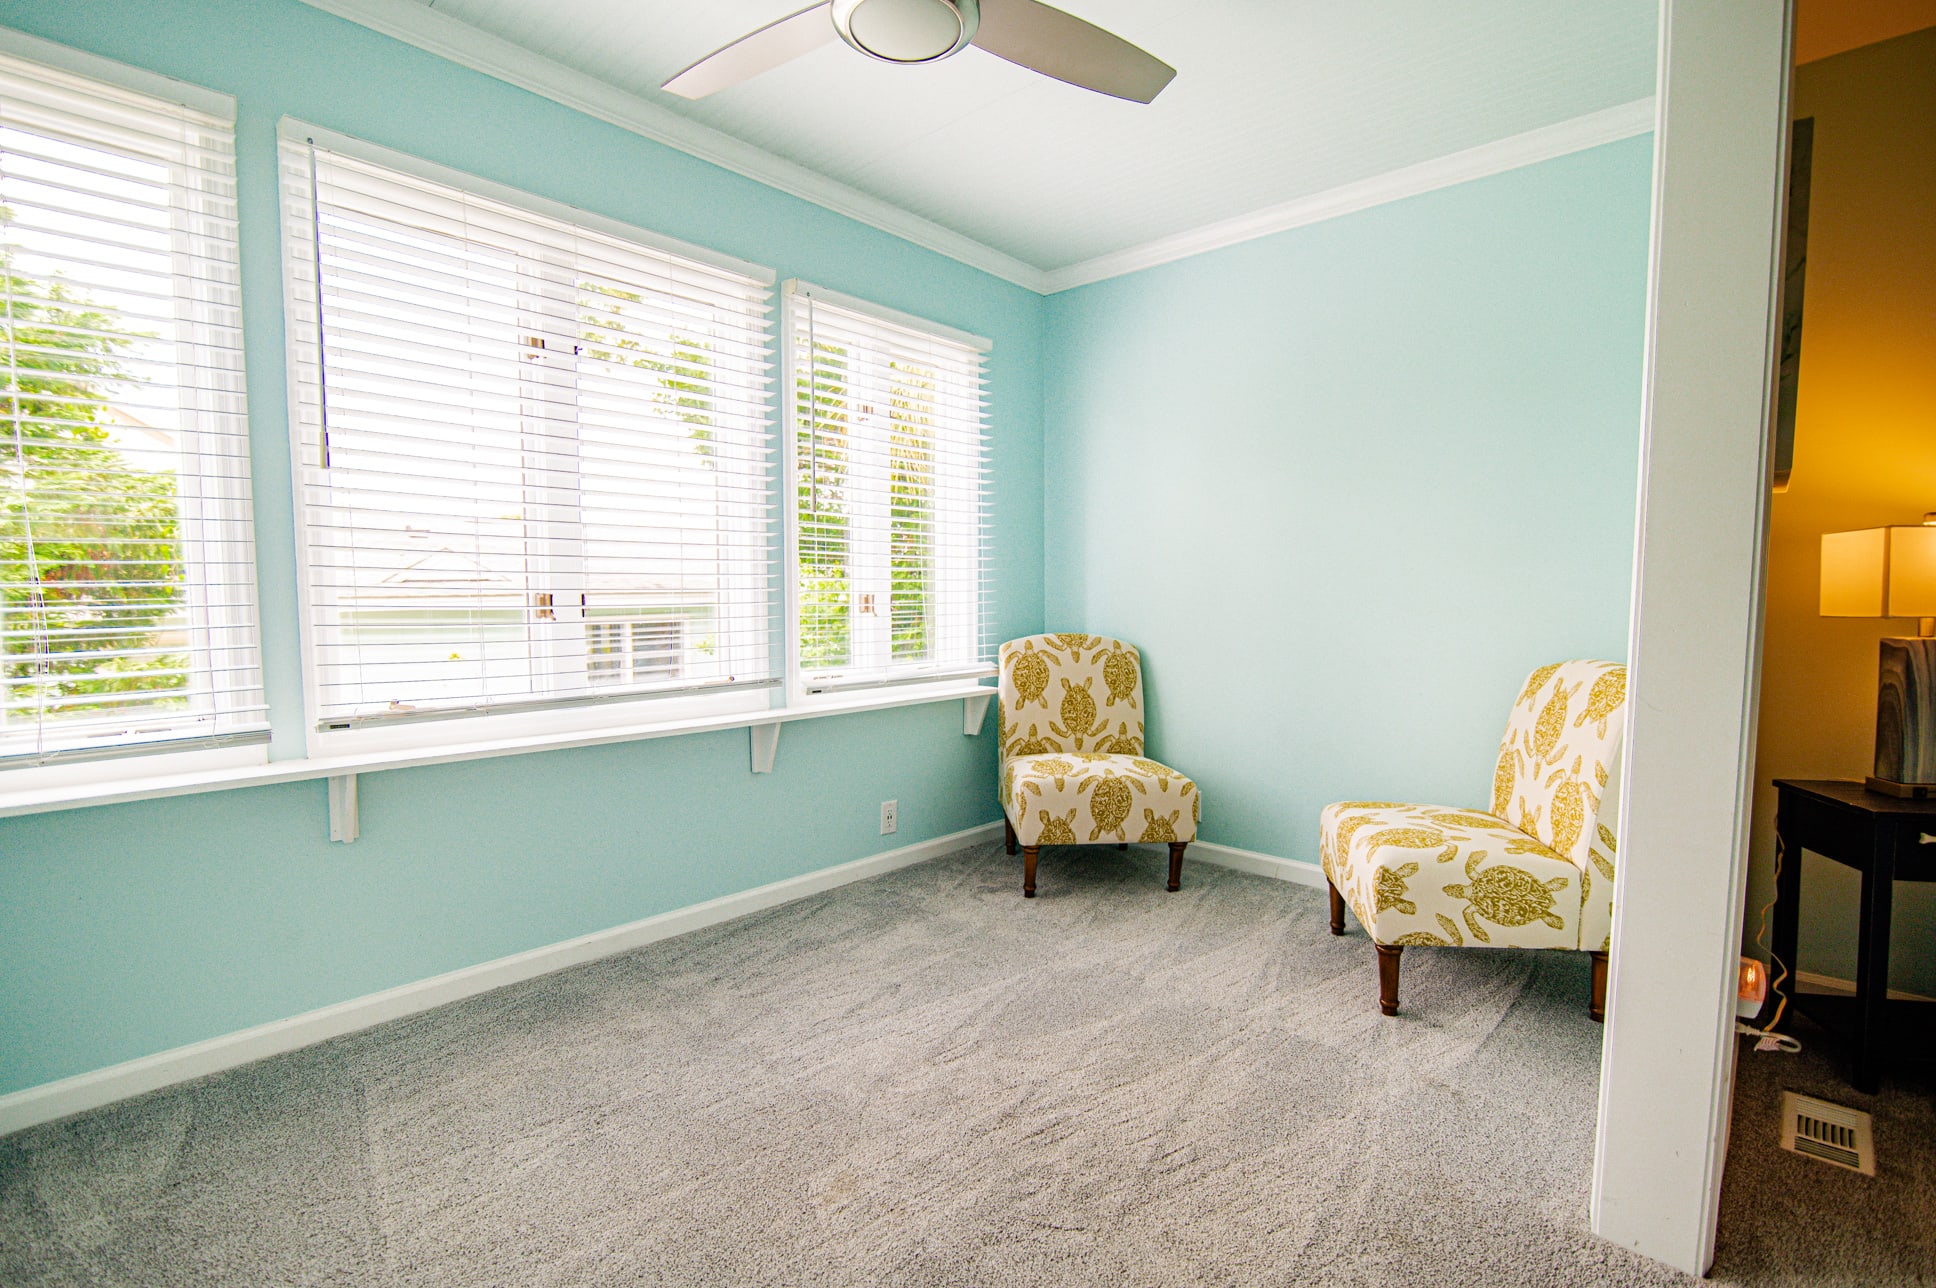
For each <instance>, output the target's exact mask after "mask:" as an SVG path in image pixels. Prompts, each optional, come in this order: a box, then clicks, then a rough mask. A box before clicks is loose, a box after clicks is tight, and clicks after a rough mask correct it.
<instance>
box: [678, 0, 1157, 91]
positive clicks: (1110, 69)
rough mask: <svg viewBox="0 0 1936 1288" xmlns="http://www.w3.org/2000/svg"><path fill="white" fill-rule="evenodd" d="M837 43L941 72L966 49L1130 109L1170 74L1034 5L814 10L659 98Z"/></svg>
mask: <svg viewBox="0 0 1936 1288" xmlns="http://www.w3.org/2000/svg"><path fill="white" fill-rule="evenodd" d="M829 19H831V21H829ZM835 36H839V37H840V38H841V39H842V40H844V41H846V42H847V43H848V44H849V45H852V46H853V47H854V48H855V49H858V50H859V51H860V52H861V53H863V54H866V55H867V56H868V57H869V58H878V59H880V60H881V61H882V62H884V63H903V64H905V63H932V62H939V61H940V60H941V59H943V58H947V57H950V56H951V55H954V54H958V53H960V52H961V51H962V50H963V49H966V48H967V47H968V46H969V45H974V46H975V47H976V48H977V49H985V50H987V51H988V52H989V53H991V54H993V55H995V56H996V57H997V58H1003V59H1006V60H1008V61H1009V62H1011V63H1014V64H1015V65H1016V66H1018V67H1026V68H1028V69H1029V70H1030V71H1033V72H1040V73H1041V74H1042V75H1044V76H1052V77H1054V78H1055V79H1056V80H1059V81H1065V82H1067V83H1068V84H1070V85H1077V86H1080V87H1081V88H1083V89H1092V90H1095V91H1096V92H1097V93H1098V94H1108V95H1110V96H1111V97H1114V98H1122V99H1128V100H1129V101H1130V102H1132V103H1147V102H1149V101H1150V100H1151V99H1153V98H1155V97H1156V96H1157V95H1158V94H1160V93H1162V91H1163V87H1164V86H1165V85H1168V84H1169V83H1170V78H1171V77H1173V76H1175V75H1176V69H1175V68H1174V67H1171V66H1170V65H1169V64H1167V63H1165V62H1163V61H1162V60H1161V59H1158V58H1153V57H1151V56H1150V55H1149V54H1147V53H1144V52H1143V51H1142V50H1140V49H1138V48H1137V47H1136V46H1134V45H1132V44H1130V43H1129V42H1128V41H1127V40H1124V39H1123V38H1122V37H1121V36H1114V35H1111V34H1110V33H1109V32H1106V31H1104V30H1103V29H1102V28H1101V27H1098V26H1095V25H1094V24H1092V23H1087V22H1084V21H1083V20H1082V19H1080V18H1077V17H1075V16H1074V15H1072V14H1066V13H1064V12H1062V10H1060V9H1052V8H1050V7H1049V6H1048V5H1045V4H1042V3H1040V0H821V3H819V4H816V5H814V6H812V7H811V8H807V9H802V10H800V12H798V13H795V14H789V15H788V16H786V17H784V18H782V19H780V20H779V21H778V22H773V23H769V24H767V25H766V26H764V27H761V28H760V29H759V30H758V31H755V32H753V33H752V34H751V35H746V36H741V37H740V38H739V39H738V40H735V41H734V42H733V43H732V44H730V45H727V46H726V47H725V48H724V49H717V50H714V51H713V52H712V53H710V54H707V55H706V56H705V57H704V58H702V59H700V60H699V61H698V62H696V63H694V64H693V65H692V66H690V67H688V68H686V69H685V70H684V71H682V72H680V73H679V74H678V75H677V76H674V77H673V78H672V79H671V80H669V81H667V82H666V83H665V84H664V85H663V86H661V87H660V88H662V89H664V90H666V91H667V92H668V93H672V94H677V95H679V96H680V97H681V98H704V97H706V96H707V95H708V94H716V93H718V92H719V91H720V90H723V89H730V88H732V87H733V86H735V85H737V84H739V83H740V82H742V81H746V80H751V79H752V78H753V77H755V76H758V75H759V74H760V73H761V72H766V71H771V70H772V69H773V68H775V67H778V66H780V65H781V64H782V63H789V62H792V61H793V60H794V59H796V58H798V57H800V56H801V55H802V54H806V53H810V52H812V51H813V50H815V49H818V48H820V46H822V45H824V44H826V43H827V42H828V41H830V40H832V39H833V38H834V37H835Z"/></svg>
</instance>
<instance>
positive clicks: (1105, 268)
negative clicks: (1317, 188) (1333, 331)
mask: <svg viewBox="0 0 1936 1288" xmlns="http://www.w3.org/2000/svg"><path fill="white" fill-rule="evenodd" d="M1653 128H1654V100H1653V98H1652V96H1649V97H1647V98H1637V99H1635V100H1634V101H1633V102H1631V103H1622V104H1620V105H1619V106H1618V107H1609V108H1606V109H1604V110H1602V111H1598V112H1589V113H1588V114H1587V115H1585V116H1576V117H1574V118H1573V119H1572V120H1569V121H1561V122H1559V123H1557V124H1555V125H1545V126H1541V127H1540V128H1539V129H1536V130H1528V131H1526V132H1525V133H1524V134H1515V135H1512V136H1511V137H1509V138H1504V139H1499V140H1496V141H1494V142H1492V143H1482V144H1480V145H1479V146H1478V147H1475V148H1467V149H1465V151H1463V152H1453V153H1449V154H1447V155H1446V156H1442V157H1434V158H1432V159H1431V160H1430V161H1421V162H1419V163H1418V164H1416V165H1409V166H1405V167H1403V168H1402V169H1398V170H1391V171H1388V172H1386V173H1384V174H1381V175H1374V176H1373V177H1372V178H1369V179H1361V180H1359V181H1357V182H1356V183H1347V184H1343V185H1341V186H1339V187H1336V188H1330V189H1327V190H1325V191H1323V192H1316V193H1312V194H1311V195H1310V196H1308V197H1299V198H1298V199H1297V200H1295V201H1287V202H1285V203H1283V204H1282V205H1278V206H1269V207H1267V208H1265V209H1263V210H1257V211H1253V212H1251V213H1250V214H1248V215H1239V216H1237V217H1236V218H1234V219H1223V220H1219V221H1218V222H1216V223H1214V224H1205V225H1204V226H1203V227H1201V228H1195V229H1192V230H1190V231H1189V232H1183V233H1177V234H1175V235H1174V236H1170V237H1159V238H1158V239H1157V240H1155V241H1152V242H1145V243H1144V244H1143V245H1141V246H1132V247H1130V248H1129V249H1127V250H1119V251H1114V252H1111V253H1110V254H1107V255H1099V256H1097V257H1096V258H1095V259H1090V260H1084V261H1083V262H1082V263H1080V264H1071V265H1069V266H1068V267H1066V268H1057V269H1051V270H1050V271H1049V272H1047V273H1045V274H1044V275H1043V276H1044V277H1046V278H1047V286H1046V290H1045V293H1046V294H1050V295H1053V294H1055V293H1056V292H1057V291H1066V290H1070V289H1072V288H1074V287H1077V286H1087V285H1089V284H1090V283H1092V282H1100V281H1104V280H1105V279H1107V278H1111V277H1121V276H1123V275H1124V274H1125V273H1134V272H1137V271H1139V270H1141V269H1145V268H1154V267H1156V266H1157V265H1159V264H1168V263H1172V262H1174V261H1176V260H1179V259H1187V258H1189V257H1190V256H1192V255H1201V254H1203V253H1205V252H1206V251H1213V250H1222V249H1223V248H1224V247H1226V246H1235V245H1237V244H1239V243H1240V242H1247V241H1255V240H1256V239H1257V238H1259V237H1268V236H1270V235H1271V234H1272V233H1281V232H1285V231H1288V230H1289V229H1292V228H1302V227H1304V226H1306V225H1308V224H1315V223H1321V222H1322V221H1324V220H1326V219H1336V218H1337V217H1338V216H1339V215H1349V214H1354V213H1356V212H1357V211H1360V210H1369V209H1370V208H1371V207H1373V206H1382V205H1384V204H1386V203H1387V202H1392V201H1399V200H1402V199H1404V198H1406V197H1415V196H1418V195H1419V194H1420V193H1425V192H1431V191H1433V190H1435V189H1438V188H1449V187H1452V186H1453V185H1454V184H1460V183H1467V182H1469V181H1471V180H1473V179H1483V178H1485V177H1486V176H1488V175H1494V174H1501V173H1503V172H1505V171H1507V170H1517V169H1519V168H1520V167H1521V166H1529V165H1534V164H1537V163H1538V162H1541V161H1551V160H1553V159H1554V158H1556V157H1562V156H1565V155H1567V154H1568V153H1571V152H1583V151H1585V150H1586V149H1588V148H1596V147H1599V146H1600V145H1601V144H1603V143H1615V142H1618V141H1619V140H1621V139H1630V138H1633V137H1635V136H1636V135H1641V134H1647V133H1650V132H1651V131H1652V130H1653Z"/></svg>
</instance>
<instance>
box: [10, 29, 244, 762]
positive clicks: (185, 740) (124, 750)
mask: <svg viewBox="0 0 1936 1288" xmlns="http://www.w3.org/2000/svg"><path fill="white" fill-rule="evenodd" d="M0 53H4V54H8V55H11V56H13V57H15V58H19V59H22V60H25V61H29V62H35V63H39V64H41V65H43V66H46V67H49V68H53V69H55V70H57V71H62V72H67V73H70V74H72V75H75V76H81V77H86V78H88V79H91V80H95V81H99V82H101V83H102V84H104V85H108V86H111V87H114V88H118V89H122V90H128V91H131V92H133V93H137V94H142V95H146V96H148V97H150V98H153V99H156V100H159V101H161V102H163V103H167V104H172V105H176V106H179V107H183V108H186V109H188V110H190V111H193V112H198V113H201V114H202V115H204V116H208V117H213V118H215V119H216V120H217V121H218V122H221V123H224V124H226V125H227V126H228V128H229V133H230V143H231V147H233V141H234V128H235V118H236V102H235V98H234V96H233V95H230V94H224V93H221V92H219V91H216V90H211V89H207V88H205V87H203V86H200V85H194V84H191V83H189V82H186V81H180V80H176V79H174V78H173V77H170V76H164V75H161V74H160V73H158V72H152V71H149V70H147V69H145V68H141V67H133V66H130V65H128V64H126V63H121V62H116V61H115V60H113V59H110V58H104V57H101V56H100V55H98V54H91V53H87V52H86V51H83V50H79V49H74V48H72V47H71V46H68V45H63V44H59V43H56V42H54V41H51V40H43V39H41V38H39V37H37V36H30V35H28V34H26V33H25V32H21V31H16V30H14V29H12V28H9V27H4V26H0ZM236 186H237V192H236V200H237V202H238V203H239V202H240V199H241V193H240V182H239V176H238V182H237V185H236ZM240 223H241V217H240V210H239V208H238V210H237V217H236V225H237V229H238V231H239V228H240ZM239 267H240V265H239V253H238V263H237V269H238V272H239ZM240 307H241V301H240V288H239V286H238V288H237V300H236V309H237V311H238V313H239V311H240ZM240 327H241V324H240V322H239V321H238V323H237V331H238V333H239V332H240ZM244 343H246V341H244ZM245 353H246V350H245V349H244V350H241V351H239V352H238V365H237V368H236V370H235V371H234V378H235V380H236V381H237V382H238V384H240V382H241V381H243V380H244V378H245V377H244V372H243V365H242V361H241V358H242V356H243V355H245ZM238 396H239V397H240V398H241V399H242V400H243V403H244V408H245V410H244V415H245V416H246V414H247V412H246V406H247V393H246V389H244V390H242V391H241V392H240V393H239V394H238ZM246 437H247V433H246V425H245V430H244V438H245V439H246ZM248 466H249V468H248V469H247V471H246V475H245V482H244V494H243V496H242V497H241V498H239V499H231V504H233V505H235V506H236V507H237V513H236V522H237V523H238V524H239V530H240V532H241V533H243V534H246V535H245V536H244V537H243V538H241V539H237V538H236V537H235V536H233V535H230V536H223V537H219V538H216V540H218V541H219V542H220V543H221V544H223V545H225V546H234V547H246V549H247V557H246V559H244V560H241V561H239V562H240V563H242V564H246V577H245V579H244V580H243V581H241V582H237V583H234V584H233V585H231V586H230V587H229V588H228V590H229V592H230V594H229V598H227V599H225V600H224V602H223V604H222V605H220V606H219V612H220V613H221V614H222V615H223V616H224V617H225V618H226V619H227V620H228V621H229V624H230V625H232V626H239V627H240V628H241V629H242V631H243V635H244V639H245V643H243V644H241V645H235V644H229V645H223V646H216V645H214V643H213V641H212V640H211V638H210V633H209V630H208V623H207V622H196V621H194V620H193V618H192V617H191V624H190V630H191V633H192V634H193V635H194V636H195V637H196V639H195V642H194V643H193V644H191V650H192V651H194V652H195V653H197V654H202V653H209V652H211V651H217V650H218V649H219V651H224V652H227V653H230V654H234V653H237V652H241V653H246V654H249V655H250V657H248V658H246V659H244V661H245V662H246V663H248V664H251V665H252V667H253V670H252V673H251V675H250V678H246V679H244V678H238V677H240V676H241V675H242V672H239V671H230V672H227V673H226V674H227V675H228V678H226V679H221V680H217V681H214V683H216V684H218V685H219V686H220V687H221V688H223V689H224V690H225V691H227V692H228V693H229V694H230V695H231V699H233V697H235V696H237V695H246V696H252V698H253V701H252V702H251V703H249V704H248V705H249V706H250V707H251V708H252V709H254V710H255V711H256V712H258V716H257V718H256V719H254V720H249V721H244V722H241V723H238V724H237V725H235V726H234V727H232V728H229V729H226V730H220V729H218V730H215V731H212V732H210V733H208V734H205V735H200V736H196V735H188V736H184V737H165V736H164V737H157V738H153V739H143V738H139V737H137V738H132V739H124V740H121V741H118V742H114V743H105V742H104V743H102V744H99V745H97V746H95V747H90V748H87V749H84V750H81V749H77V750H74V751H66V752H56V753H53V754H51V755H48V756H46V757H44V758H43V760H42V762H41V763H37V764H34V763H17V764H11V765H10V764H7V763H6V762H5V761H4V760H0V799H6V798H8V797H12V796H16V795H18V796H32V795H35V794H39V793H47V792H72V791H88V790H93V789H97V788H105V787H111V786H112V785H113V784H115V783H118V782H123V781H126V780H129V779H131V778H135V777H139V778H142V779H144V780H146V779H193V778H196V777H199V776H202V775H206V774H220V773H225V772H236V771H245V770H248V769H250V768H251V767H256V766H264V765H267V764H268V763H269V740H270V737H271V730H270V726H269V721H268V713H267V707H266V703H267V695H266V691H265V689H264V680H263V675H262V627H261V619H260V598H259V596H258V594H257V588H256V577H255V559H254V546H255V541H254V513H253V505H252V503H251V501H250V499H249V498H250V496H251V495H252V492H253V487H254V484H255V478H254V470H253V458H252V456H251V458H250V460H249V461H248ZM196 491H197V495H193V496H190V497H186V498H184V501H185V503H187V504H189V505H194V504H199V503H202V502H201V497H200V496H199V492H200V489H199V488H198V489H197V490H196ZM184 526H185V527H186V528H187V530H186V531H185V532H184V534H183V536H182V538H181V541H182V545H183V548H184V560H185V561H187V562H190V563H192V562H194V554H193V549H192V548H193V547H196V546H198V545H200V544H205V543H206V541H207V538H205V537H202V536H200V535H198V533H197V532H196V526H197V525H193V524H187V525H184ZM186 593H187V595H188V598H189V602H190V603H191V604H192V603H194V602H196V601H198V600H202V599H204V598H205V596H206V593H207V588H206V586H205V585H202V584H200V583H197V582H196V581H194V580H192V579H191V580H190V582H189V583H188V585H187V587H186ZM236 595H240V596H241V598H240V599H237V598H235V596H236ZM211 611H215V610H211ZM238 619H239V620H238ZM229 660H230V663H231V666H233V665H234V663H235V661H236V659H235V658H234V657H231V658H230V659H229Z"/></svg>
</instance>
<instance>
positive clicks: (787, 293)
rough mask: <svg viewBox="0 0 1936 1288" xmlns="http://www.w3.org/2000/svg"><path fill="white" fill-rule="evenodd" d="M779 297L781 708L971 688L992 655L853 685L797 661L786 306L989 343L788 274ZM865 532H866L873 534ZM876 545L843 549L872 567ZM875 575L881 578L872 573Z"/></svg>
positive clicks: (793, 411)
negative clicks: (811, 304) (813, 304)
mask: <svg viewBox="0 0 1936 1288" xmlns="http://www.w3.org/2000/svg"><path fill="white" fill-rule="evenodd" d="M780 295H781V309H780V353H781V361H780V370H781V373H782V374H781V381H780V383H781V386H782V389H781V395H780V401H781V403H782V405H783V408H784V410H783V412H782V415H781V422H782V425H783V432H782V434H781V453H780V455H781V460H782V463H783V468H782V471H781V473H782V477H783V480H784V490H783V493H782V509H783V510H784V511H785V516H786V559H785V583H786V631H785V635H786V700H787V705H788V707H790V708H804V709H812V708H815V707H829V708H834V707H838V706H840V705H841V704H843V703H844V702H850V701H852V700H853V698H854V696H855V695H858V694H866V693H869V692H877V691H881V690H892V691H895V692H901V693H905V694H906V695H907V696H909V697H910V698H915V697H919V696H921V695H924V694H933V695H935V696H936V697H941V696H958V695H959V694H960V693H961V691H962V690H963V688H964V686H971V685H973V684H974V683H975V682H977V681H979V680H981V679H985V678H987V677H989V676H992V675H994V674H995V673H996V669H995V666H994V664H993V662H992V660H985V659H984V660H976V661H974V662H969V663H961V664H946V663H942V664H935V665H932V666H926V667H922V666H909V667H906V668H893V667H892V666H891V665H890V666H889V667H888V668H886V671H885V673H884V674H877V675H876V677H875V678H864V679H856V680H855V681H853V682H828V681H826V680H825V679H824V678H822V677H819V676H816V675H809V674H808V673H806V672H805V671H804V670H803V668H802V667H801V665H800V646H801V638H802V632H801V629H800V507H799V486H800V471H799V459H798V443H799V435H800V432H801V422H800V412H799V396H798V390H797V388H796V386H795V379H796V370H797V364H798V361H799V342H798V339H797V337H796V330H797V328H796V327H795V326H794V321H793V313H794V309H795V308H796V307H798V306H797V305H796V301H800V300H806V299H812V300H816V301H819V302H822V303H825V304H830V305H833V306H834V307H836V308H840V309H845V310H847V311H849V312H852V313H859V314H863V315H866V316H868V317H872V318H874V319H876V320H879V321H881V322H885V323H888V324H889V325H892V326H898V327H905V328H906V329H908V330H911V331H919V332H923V333H925V334H927V335H929V336H932V337H934V338H936V339H941V340H946V341H951V342H953V343H955V344H959V345H961V346H963V347H964V348H969V349H973V350H975V351H976V352H979V353H983V354H986V353H989V352H990V351H992V350H993V348H994V343H993V341H991V340H989V339H988V338H986V337H985V336H979V335H974V334H971V333H970V332H967V331H960V330H957V329H955V328H953V327H950V326H945V325H943V324H942V323H939V322H932V321H929V320H928V319H926V318H920V317H915V316H914V315H912V314H909V313H902V312H900V311H898V310H896V309H891V308H888V307H886V306H884V305H880V304H873V303H870V302H868V301H866V300H862V299H857V298H855V297H854V296H851V295H844V294H842V293H840V292H838V291H830V290H828V289H826V288H825V287H821V286H815V285H813V284H812V283H810V282H804V281H801V280H800V279H798V278H790V279H788V280H787V281H786V282H784V283H782V285H781V288H780ZM984 394H985V389H984ZM980 487H981V492H982V497H981V503H982V504H986V494H987V492H988V490H989V480H988V477H987V474H986V467H984V474H983V478H982V480H981V484H980ZM977 522H981V521H980V520H979V517H978V518H977ZM869 535H870V536H873V535H874V534H869ZM991 535H992V534H991V532H990V530H989V528H988V526H987V525H986V523H985V522H981V526H980V532H979V539H980V542H981V550H980V552H979V561H980V568H979V569H978V570H977V574H978V575H977V583H978V584H977V588H976V622H975V625H974V627H973V632H972V633H973V635H974V638H973V640H972V641H971V642H970V647H971V648H972V649H973V650H974V651H975V652H976V653H977V654H986V653H988V652H989V648H990V623H989V622H988V620H987V616H988V613H989V609H990V604H989V599H990V596H989V589H988V586H987V584H986V582H987V578H988V565H989V550H988V543H989V539H990V537H991ZM880 545H881V543H880V541H879V540H878V539H874V540H867V541H861V540H856V539H855V538H853V537H852V536H850V537H849V547H848V548H849V550H850V552H853V553H856V554H861V555H864V556H868V555H871V557H872V559H873V561H874V562H875V563H876V564H878V563H880V562H881V561H883V560H884V559H885V553H884V552H883V551H881V550H880V549H879V547H880ZM875 580H885V579H884V578H881V577H879V576H878V575H877V576H876V578H875ZM887 622H888V618H887V617H886V616H885V615H877V616H876V620H875V622H874V623H872V625H873V626H874V627H875V628H876V629H875V631H874V632H872V634H877V635H880V634H884V632H885V630H886V629H887V625H886V624H887ZM856 635H857V638H858V635H859V629H858V627H857V628H856ZM868 646H869V648H870V649H872V650H877V651H879V652H881V653H883V654H886V653H888V651H889V646H888V645H887V644H886V643H885V641H884V640H883V639H870V640H869V645H868ZM897 672H898V673H897Z"/></svg>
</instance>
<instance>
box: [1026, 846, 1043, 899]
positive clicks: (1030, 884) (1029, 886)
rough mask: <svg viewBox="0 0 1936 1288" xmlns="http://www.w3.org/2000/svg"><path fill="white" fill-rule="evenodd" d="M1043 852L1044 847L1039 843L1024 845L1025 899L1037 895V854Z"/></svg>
mask: <svg viewBox="0 0 1936 1288" xmlns="http://www.w3.org/2000/svg"><path fill="white" fill-rule="evenodd" d="M1041 852H1042V847H1041V846H1039V845H1024V846H1023V847H1022V897H1023V898H1024V899H1033V898H1034V897H1035V856H1036V855H1038V854H1040V853H1041Z"/></svg>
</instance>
